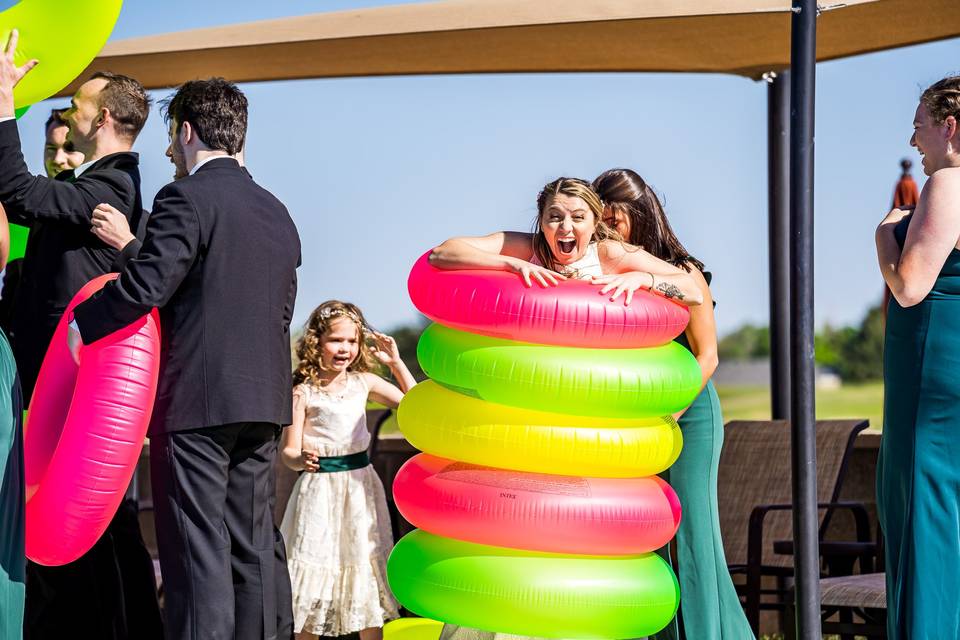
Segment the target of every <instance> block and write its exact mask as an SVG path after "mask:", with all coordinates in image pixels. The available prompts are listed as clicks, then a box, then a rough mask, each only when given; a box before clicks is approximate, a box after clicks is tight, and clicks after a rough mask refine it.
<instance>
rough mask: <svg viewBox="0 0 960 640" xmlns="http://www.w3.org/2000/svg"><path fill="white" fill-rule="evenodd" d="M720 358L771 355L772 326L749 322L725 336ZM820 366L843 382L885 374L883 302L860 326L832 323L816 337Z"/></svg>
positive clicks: (740, 358)
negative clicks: (881, 306) (839, 325)
mask: <svg viewBox="0 0 960 640" xmlns="http://www.w3.org/2000/svg"><path fill="white" fill-rule="evenodd" d="M718 348H719V353H720V359H721V360H748V359H752V358H767V357H769V356H770V329H769V328H768V327H761V326H756V325H751V324H746V325H743V326H742V327H740V328H739V329H737V330H736V331H733V332H732V333H729V334H727V335H726V336H724V337H723V338H722V339H721V340H720V342H719V344H718ZM814 350H815V357H816V361H817V364H818V365H821V366H823V367H827V368H829V369H832V370H833V371H836V372H837V375H839V376H840V378H841V379H842V380H843V381H844V382H865V381H868V380H879V379H880V378H882V377H883V315H882V313H881V309H880V305H877V306H875V307H872V308H871V309H870V310H868V311H867V314H866V315H865V316H864V318H863V320H862V321H861V322H860V324H859V325H856V326H847V327H833V326H830V325H829V324H828V325H826V326H824V327H823V328H822V329H820V331H818V332H817V334H816V336H815V338H814Z"/></svg>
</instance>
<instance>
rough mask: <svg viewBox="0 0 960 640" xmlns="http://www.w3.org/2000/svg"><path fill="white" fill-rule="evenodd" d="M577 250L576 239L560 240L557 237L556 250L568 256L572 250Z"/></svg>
mask: <svg viewBox="0 0 960 640" xmlns="http://www.w3.org/2000/svg"><path fill="white" fill-rule="evenodd" d="M576 250H577V241H576V239H571V240H560V239H559V238H558V239H557V251H559V252H560V253H561V254H562V255H565V256H569V255H572V254H573V252H574V251H576Z"/></svg>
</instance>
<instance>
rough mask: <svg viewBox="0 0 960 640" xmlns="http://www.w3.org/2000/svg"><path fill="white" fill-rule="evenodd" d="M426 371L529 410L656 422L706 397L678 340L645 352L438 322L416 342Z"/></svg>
mask: <svg viewBox="0 0 960 640" xmlns="http://www.w3.org/2000/svg"><path fill="white" fill-rule="evenodd" d="M417 360H419V361H420V366H421V367H423V371H424V373H426V374H427V375H428V376H430V377H431V378H432V379H434V380H436V381H437V382H440V383H441V384H443V385H445V386H448V387H451V388H453V389H455V390H456V391H459V392H461V393H464V394H467V395H472V396H474V397H478V398H482V399H483V400H488V401H490V402H496V403H498V404H505V405H509V406H511V407H519V408H523V409H535V410H538V411H550V412H553V413H567V414H571V415H579V416H597V417H609V418H655V417H657V416H662V415H667V414H673V413H675V412H677V411H680V410H682V409H684V408H686V407H687V406H688V405H689V404H690V403H691V402H693V399H694V398H695V397H696V396H697V394H698V393H699V392H700V383H701V374H700V366H699V365H698V364H697V360H696V358H694V357H693V355H692V354H691V353H690V352H689V351H687V350H686V349H684V348H683V347H682V346H681V345H679V344H677V343H675V342H671V343H669V344H666V345H663V346H662V347H650V348H646V349H582V348H576V347H556V346H544V345H537V344H530V343H526V342H513V341H510V340H503V339H500V338H490V337H487V336H481V335H476V334H472V333H466V332H463V331H457V330H455V329H450V328H448V327H444V326H442V325H438V324H432V325H430V326H429V327H427V329H426V331H424V332H423V335H422V336H421V338H420V342H419V344H418V345H417Z"/></svg>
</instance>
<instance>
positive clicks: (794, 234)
mask: <svg viewBox="0 0 960 640" xmlns="http://www.w3.org/2000/svg"><path fill="white" fill-rule="evenodd" d="M790 37H791V45H790V47H791V51H790V69H791V74H790V75H791V83H790V94H791V95H790V104H791V109H790V263H791V268H790V311H791V313H790V316H791V318H790V319H791V322H792V327H791V335H790V338H791V340H790V365H791V367H790V368H791V377H792V380H791V416H792V418H793V419H792V421H791V423H790V425H791V447H792V452H793V464H792V468H793V541H794V547H793V548H794V551H795V553H796V555H795V556H794V563H795V570H796V616H797V618H796V621H797V638H799V639H800V640H815V639H816V640H819V638H820V637H821V634H820V581H819V580H820V571H819V562H818V556H819V550H818V543H817V524H818V522H817V450H816V446H815V444H816V439H815V438H816V433H815V421H814V419H815V412H814V401H815V396H814V393H815V391H814V359H813V333H814V324H813V133H814V129H813V124H814V95H815V89H816V64H817V59H816V50H817V46H816V45H817V3H816V0H793V17H792V20H791V36H790Z"/></svg>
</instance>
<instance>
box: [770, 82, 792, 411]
mask: <svg viewBox="0 0 960 640" xmlns="http://www.w3.org/2000/svg"><path fill="white" fill-rule="evenodd" d="M767 80H768V82H769V86H768V87H767V207H768V226H767V228H768V243H767V244H768V251H769V255H770V287H769V290H770V417H771V418H773V419H774V420H790V384H791V383H790V268H789V267H790V72H789V71H782V72H780V73H772V74H770V75H769V76H767Z"/></svg>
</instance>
